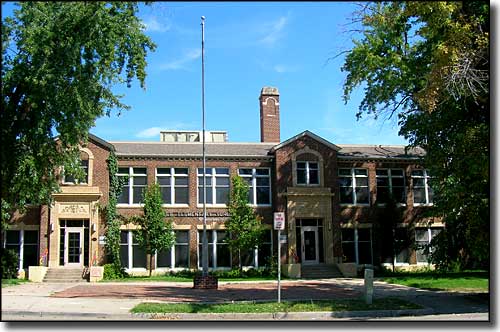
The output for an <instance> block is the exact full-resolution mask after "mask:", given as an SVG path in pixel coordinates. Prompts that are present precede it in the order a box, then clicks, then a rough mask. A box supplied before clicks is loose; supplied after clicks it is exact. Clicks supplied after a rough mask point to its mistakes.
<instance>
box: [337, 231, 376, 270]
mask: <svg viewBox="0 0 500 332" xmlns="http://www.w3.org/2000/svg"><path fill="white" fill-rule="evenodd" d="M360 228H362V229H369V230H370V241H359V236H358V229H360ZM344 229H352V230H354V240H353V241H344V240H343V239H342V234H341V235H340V245H341V246H342V244H343V243H354V257H355V263H356V265H359V242H370V255H371V263H370V264H373V228H372V227H345V228H344Z"/></svg>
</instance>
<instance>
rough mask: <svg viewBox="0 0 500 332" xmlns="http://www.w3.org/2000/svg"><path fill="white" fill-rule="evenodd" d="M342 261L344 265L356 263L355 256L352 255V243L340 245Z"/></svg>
mask: <svg viewBox="0 0 500 332" xmlns="http://www.w3.org/2000/svg"><path fill="white" fill-rule="evenodd" d="M342 253H343V256H344V257H343V261H344V262H346V263H352V262H356V254H355V253H354V242H347V243H342Z"/></svg>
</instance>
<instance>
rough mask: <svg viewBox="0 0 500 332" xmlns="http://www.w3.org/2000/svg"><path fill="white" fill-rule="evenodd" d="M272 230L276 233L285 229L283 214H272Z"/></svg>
mask: <svg viewBox="0 0 500 332" xmlns="http://www.w3.org/2000/svg"><path fill="white" fill-rule="evenodd" d="M274 229H275V230H277V231H278V230H280V231H282V230H284V229H285V212H274Z"/></svg>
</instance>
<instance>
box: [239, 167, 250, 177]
mask: <svg viewBox="0 0 500 332" xmlns="http://www.w3.org/2000/svg"><path fill="white" fill-rule="evenodd" d="M238 173H239V174H240V175H252V169H251V168H240V169H239V170H238Z"/></svg>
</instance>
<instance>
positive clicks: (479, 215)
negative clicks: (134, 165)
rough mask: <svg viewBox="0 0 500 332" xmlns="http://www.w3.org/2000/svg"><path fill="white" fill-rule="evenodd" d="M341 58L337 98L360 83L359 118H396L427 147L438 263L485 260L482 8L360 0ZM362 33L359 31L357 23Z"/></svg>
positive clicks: (485, 13)
mask: <svg viewBox="0 0 500 332" xmlns="http://www.w3.org/2000/svg"><path fill="white" fill-rule="evenodd" d="M354 17H355V19H354V20H353V21H354V22H356V23H359V24H360V25H361V29H360V31H361V34H362V35H361V38H360V39H357V40H354V47H353V48H352V49H351V50H349V51H348V52H347V54H346V57H345V62H344V65H343V67H342V70H343V71H345V72H347V73H348V74H347V77H346V81H345V83H344V96H343V97H344V101H345V102H346V103H347V102H348V100H349V97H350V95H351V93H352V91H353V90H354V89H355V88H357V87H360V86H362V85H363V87H364V91H365V94H364V98H363V100H362V101H361V103H360V105H359V111H358V113H357V116H358V118H359V117H361V116H364V115H373V116H375V117H377V116H379V115H383V116H384V117H385V118H386V119H389V118H391V117H392V116H394V115H397V117H398V121H399V124H400V126H401V129H400V135H403V136H404V137H405V138H406V139H408V141H409V143H410V145H411V146H421V147H422V148H424V149H425V150H426V156H425V157H424V159H423V163H424V165H425V166H426V167H427V168H429V169H430V171H431V174H432V176H433V180H432V183H431V184H432V187H433V189H434V192H435V199H434V206H435V208H434V209H432V213H434V214H435V215H437V216H441V217H443V221H444V222H445V223H446V229H445V231H443V232H441V233H440V235H439V236H438V237H437V239H436V242H438V243H437V244H438V246H439V249H438V250H435V251H434V254H433V257H432V259H433V261H434V263H437V264H438V266H442V267H449V266H451V265H453V264H458V265H459V266H461V267H465V266H470V265H472V264H479V265H487V264H488V261H489V4H488V2H484V1H471V2H459V1H456V2H444V1H441V2H416V1H415V2H414V1H408V2H381V3H366V4H364V5H362V7H361V10H360V11H358V12H356V13H355V14H354ZM358 30H359V29H358Z"/></svg>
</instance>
